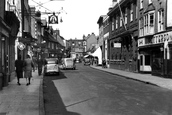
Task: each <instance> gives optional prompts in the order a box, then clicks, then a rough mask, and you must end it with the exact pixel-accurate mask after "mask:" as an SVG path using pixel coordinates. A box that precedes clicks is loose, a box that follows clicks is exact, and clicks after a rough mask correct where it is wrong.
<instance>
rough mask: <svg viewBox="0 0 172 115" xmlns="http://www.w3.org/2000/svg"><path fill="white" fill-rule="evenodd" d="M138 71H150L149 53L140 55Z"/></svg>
mask: <svg viewBox="0 0 172 115" xmlns="http://www.w3.org/2000/svg"><path fill="white" fill-rule="evenodd" d="M140 71H141V72H151V71H152V70H151V56H150V55H149V54H141V55H140Z"/></svg>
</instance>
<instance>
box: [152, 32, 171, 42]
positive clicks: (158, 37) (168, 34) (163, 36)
mask: <svg viewBox="0 0 172 115" xmlns="http://www.w3.org/2000/svg"><path fill="white" fill-rule="evenodd" d="M165 41H167V42H169V41H172V32H166V33H162V34H158V35H154V37H153V39H152V44H159V43H164V42H165Z"/></svg>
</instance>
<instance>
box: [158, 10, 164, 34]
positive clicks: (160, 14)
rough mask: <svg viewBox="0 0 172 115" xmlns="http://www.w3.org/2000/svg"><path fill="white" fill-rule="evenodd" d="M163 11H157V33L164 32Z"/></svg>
mask: <svg viewBox="0 0 172 115" xmlns="http://www.w3.org/2000/svg"><path fill="white" fill-rule="evenodd" d="M163 19H164V10H163V9H161V10H159V11H158V32H161V31H163V30H164V20H163Z"/></svg>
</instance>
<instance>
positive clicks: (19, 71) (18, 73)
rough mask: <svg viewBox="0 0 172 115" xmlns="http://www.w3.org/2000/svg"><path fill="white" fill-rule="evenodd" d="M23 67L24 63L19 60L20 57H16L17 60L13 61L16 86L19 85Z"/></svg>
mask: <svg viewBox="0 0 172 115" xmlns="http://www.w3.org/2000/svg"><path fill="white" fill-rule="evenodd" d="M23 66H24V62H23V60H21V55H19V56H18V60H16V61H15V67H16V69H15V70H16V76H17V84H18V85H20V78H23Z"/></svg>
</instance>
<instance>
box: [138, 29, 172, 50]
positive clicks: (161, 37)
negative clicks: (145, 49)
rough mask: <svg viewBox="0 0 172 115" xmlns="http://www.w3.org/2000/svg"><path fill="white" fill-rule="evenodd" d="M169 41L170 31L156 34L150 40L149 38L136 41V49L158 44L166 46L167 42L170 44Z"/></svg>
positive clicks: (170, 38) (170, 39)
mask: <svg viewBox="0 0 172 115" xmlns="http://www.w3.org/2000/svg"><path fill="white" fill-rule="evenodd" d="M148 39H149V40H148ZM146 41H147V42H146ZM148 41H149V42H148ZM170 41H172V31H169V32H164V33H160V34H156V35H154V36H153V37H152V38H151V39H150V38H141V39H138V47H140V46H146V45H151V44H152V45H153V44H160V43H166V44H168V42H170Z"/></svg>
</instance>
